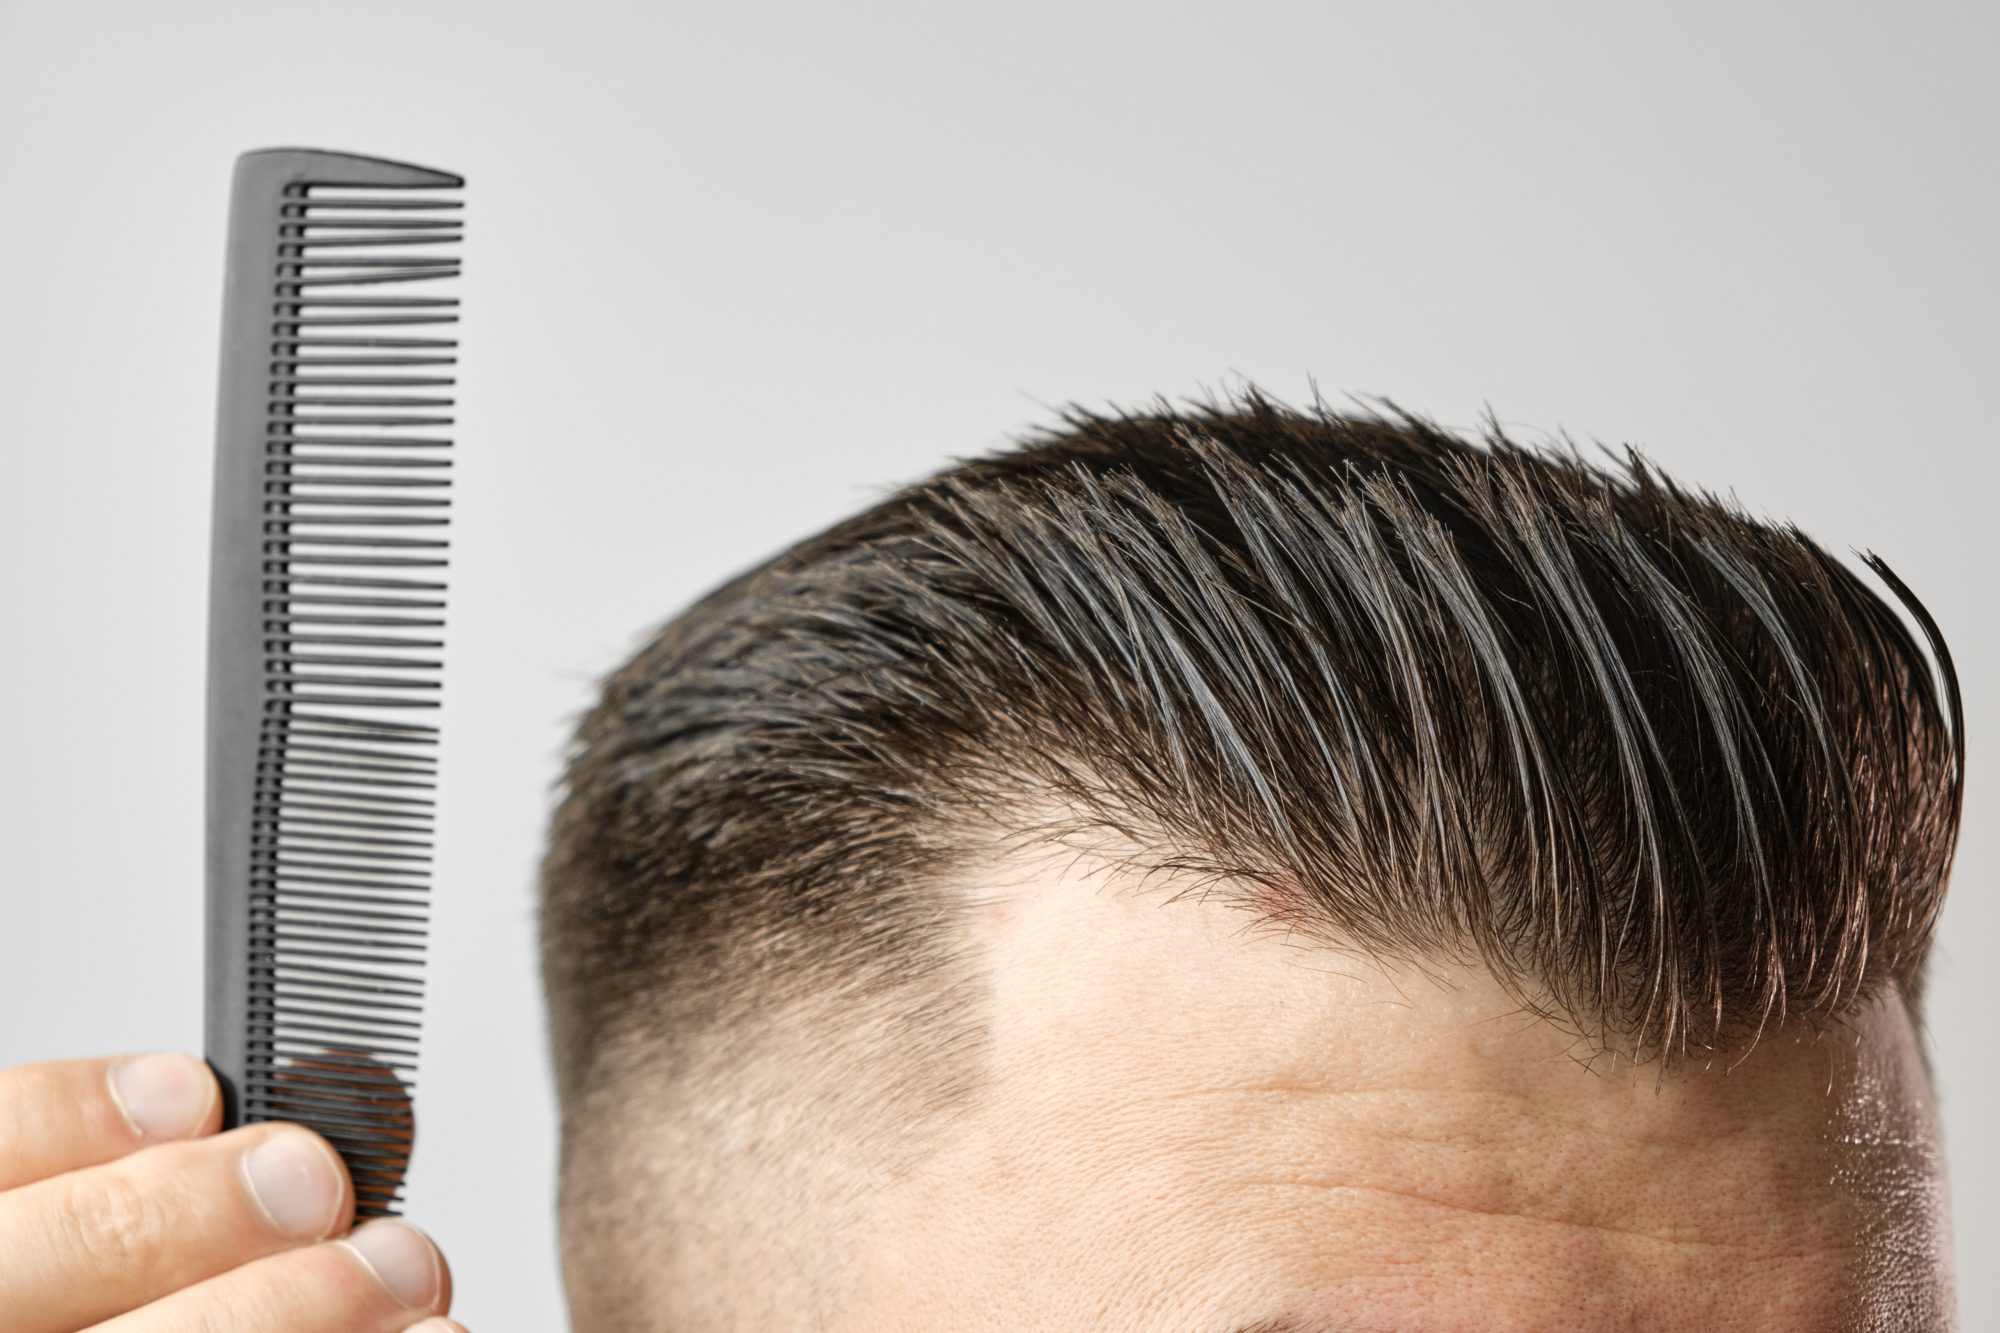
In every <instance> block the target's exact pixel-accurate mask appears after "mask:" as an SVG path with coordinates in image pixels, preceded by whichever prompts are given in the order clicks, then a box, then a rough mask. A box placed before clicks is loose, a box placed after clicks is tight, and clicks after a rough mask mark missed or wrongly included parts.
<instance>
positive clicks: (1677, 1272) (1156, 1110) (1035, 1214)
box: [569, 858, 1956, 1333]
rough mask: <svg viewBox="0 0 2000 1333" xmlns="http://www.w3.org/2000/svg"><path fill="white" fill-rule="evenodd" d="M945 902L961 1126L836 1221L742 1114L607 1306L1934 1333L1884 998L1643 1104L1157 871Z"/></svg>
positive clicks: (1051, 1321)
mask: <svg viewBox="0 0 2000 1333" xmlns="http://www.w3.org/2000/svg"><path fill="white" fill-rule="evenodd" d="M977 882H978V883H979V884H980V885H981V896H982V898H984V899H985V900H986V902H985V904H984V905H983V906H982V907H981V909H980V912H979V915H978V916H977V917H976V918H975V919H974V921H973V922H972V923H971V928H970V938H972V939H973V940H975V941H976V942H977V944H976V947H977V948H979V949H980V950H981V951H982V952H983V955H984V957H985V958H986V960H987V964H988V966H989V968H990V979H991V993H990V1001H989V1002H990V1005H991V1008H990V1018H991V1022H992V1037H993V1044H992V1046H991V1048H990V1052H989V1054H990V1059H991V1064H990V1066H989V1077H990V1082H989V1084H988V1086H987V1087H986V1088H985V1090H984V1091H983V1092H982V1093H981V1094H980V1095H979V1097H978V1098H976V1099H975V1101H974V1104H973V1109H971V1110H970V1111H969V1112H968V1113H967V1114H966V1115H965V1116H964V1118H963V1119H961V1120H958V1121H956V1122H955V1123H954V1124H953V1125H952V1127H951V1128H950V1130H949V1132H948V1133H947V1134H946V1135H945V1136H944V1139H943V1144H942V1146H941V1147H940V1148H939V1149H938V1150H937V1151H935V1152H934V1153H932V1154H930V1155H928V1156H927V1157H925V1158H924V1159H923V1160H922V1161H921V1162H920V1163H919V1164H918V1165H917V1166H916V1167H915V1168H914V1169H913V1170H911V1171H909V1172H908V1173H907V1174H904V1175H902V1176H901V1177H900V1178H897V1179H892V1180H889V1181H887V1182H886V1183H884V1182H883V1181H881V1180H877V1181H875V1182H873V1183H872V1184H871V1185H869V1186H868V1187H867V1188H866V1189H862V1190H856V1189H855V1188H854V1185H855V1181H854V1179H853V1177H854V1176H856V1175H858V1174H862V1173H861V1172H859V1171H857V1170H856V1169H855V1168H853V1167H851V1165H844V1164H843V1163H842V1162H841V1161H840V1160H839V1159H840V1158H841V1156H842V1154H841V1153H840V1152H839V1151H838V1150H837V1149H836V1150H833V1151H830V1152H828V1153H827V1154H826V1157H827V1159H828V1160H826V1161H824V1162H806V1163H803V1164H801V1163H798V1162H796V1161H793V1160H791V1159H789V1158H787V1156H786V1150H785V1143H786V1141H787V1134H788V1133H789V1134H790V1135H791V1136H792V1138H791V1141H792V1142H794V1143H796V1142H797V1141H798V1140H797V1134H798V1133H799V1132H800V1130H799V1126H800V1124H801V1123H802V1122H801V1121H800V1120H798V1119H794V1120H792V1121H791V1127H790V1129H789V1130H788V1129H787V1127H786V1124H785V1122H784V1119H783V1117H784V1116H785V1114H786V1112H785V1111H784V1110H783V1105H782V1104H774V1105H773V1109H772V1113H771V1114H772V1116H773V1117H774V1119H773V1122H772V1124H771V1125H769V1126H768V1127H763V1126H756V1125H751V1126H746V1127H743V1128H742V1132H741V1133H739V1134H737V1135H736V1136H734V1142H736V1143H737V1144H739V1145H741V1149H740V1154H739V1155H738V1156H736V1157H734V1158H733V1159H731V1158H729V1157H728V1153H727V1150H726V1149H725V1150H722V1151H723V1153H724V1161H723V1162H722V1163H721V1165H722V1166H723V1168H724V1171H725V1174H724V1177H723V1178H724V1179H725V1180H726V1181H727V1182H728V1186H727V1188H729V1189H730V1190H732V1191H733V1192H734V1195H735V1197H736V1198H737V1200H738V1201H739V1205H740V1208H731V1209H729V1212H730V1216H729V1217H728V1218H723V1219H718V1225H717V1226H716V1228H715V1229H714V1232H713V1235H714V1237H715V1239H714V1240H713V1242H712V1243H711V1244H707V1245H704V1244H696V1245H695V1246H694V1247H693V1248H692V1249H689V1250H685V1251H683V1252H681V1253H680V1254H679V1257H678V1258H677V1259H676V1260H673V1261H669V1260H668V1259H667V1256H665V1255H660V1256H657V1257H656V1258H655V1259H654V1260H652V1261H651V1263H652V1265H653V1266H654V1267H656V1268H657V1274H658V1275H657V1279H656V1281H657V1283H658V1284H659V1285H657V1286H655V1288H654V1290H653V1294H652V1297H651V1299H649V1300H648V1301H646V1302H645V1304H647V1305H650V1306H652V1307H653V1308H654V1309H658V1310H668V1309H674V1310H681V1309H687V1308H689V1307H690V1306H693V1307H695V1308H704V1307H705V1308H707V1309H711V1310H720V1309H725V1308H726V1309H727V1310H728V1311H729V1313H728V1315H727V1316H726V1317H723V1318H720V1319H716V1320H715V1321H714V1322H712V1323H711V1322H701V1323H698V1324H695V1325H690V1326H695V1327H701V1328H704V1329H707V1328H711V1327H713V1328H730V1329H772V1330H776V1329H786V1330H791V1329H799V1330H807V1329H810V1330H822V1329H825V1330H861V1329H874V1330H885V1331H890V1330H908V1331H910V1333H915V1331H916V1330H939V1329H951V1330H967V1331H968V1333H970V1331H973V1330H979V1331H984V1330H1009V1331H1010V1333H1022V1331H1025V1330H1049V1331H1050V1333H1054V1331H1056V1330H1083V1329H1091V1330H1098V1329H1102V1330H1133V1331H1134V1333H1138V1331H1140V1330H1145V1331H1147V1333H1154V1331H1158V1333H1169V1331H1171V1333H1251V1331H1252V1330H1255V1333H1280V1330H1285V1331H1288V1333H1321V1331H1325V1333H1332V1331H1333V1330H1366V1331H1369V1333H1375V1331H1380V1333H1515V1331H1518V1333H1552V1331H1554V1330H1593V1331H1596V1330H1603V1331H1607V1333H1608V1331H1609V1330H1623V1329H1632V1330H1648V1331H1649V1333H1669V1331H1677V1330H1686V1331H1687V1333H1697V1331H1699V1333H1734V1331H1735V1330H1742V1331H1743V1333H1750V1331H1751V1330H1756V1333H1780V1331H1783V1330H1826V1331H1831V1330H1842V1331H1846V1330H1856V1331H1858V1330H1871V1331H1872V1330H1925V1331H1926V1333H1929V1331H1931V1330H1943V1329H1950V1328H1954V1327H1955V1326H1956V1314H1955V1300H1954V1296H1953V1293H1952V1281H1951V1276H1950V1270H1949V1254H1950V1240H1949V1234H1948V1215H1947V1203H1946V1198H1945V1177H1944V1167H1943V1159H1942V1155H1941V1151H1940V1146H1939V1138H1938V1127H1937V1122H1936V1118H1935V1113H1934V1108H1933V1103H1932V1097H1931V1093H1930V1089H1929V1085H1928V1082H1927V1079H1926V1077H1925V1074H1924V1070H1923V1066H1922V1063H1921V1060H1920V1056H1919V1046H1918V1038H1917V1036H1916V1033H1915V1032H1914V1030H1913V1028H1912V1025H1911V1022H1910V1020H1909V1017H1908V1014H1907V1012H1906V1010H1905V1007H1904V1004H1903V1002H1902V1001H1901V999H1899V998H1896V997H1893V996H1892V997H1890V998H1888V999H1887V1000H1885V1001H1883V1002H1879V1003H1875V1004H1873V1005H1871V1006H1869V1007H1868V1008H1867V1009H1866V1010H1865V1011H1864V1012H1862V1013H1860V1014H1858V1015H1856V1016H1855V1017H1854V1018H1853V1019H1852V1021H1851V1022H1849V1023H1846V1024H1844V1025H1842V1026H1840V1027H1837V1028H1835V1029H1833V1030H1830V1031H1828V1032H1826V1033H1825V1034H1824V1035H1822V1036H1820V1037H1819V1038H1817V1039H1814V1038H1812V1037H1810V1036H1806V1035H1802V1034H1800V1033H1797V1032H1795V1031H1792V1030H1786V1031H1783V1032H1778V1033H1766V1034H1765V1036H1764V1038H1763V1040H1762V1041H1761V1042H1759V1043H1758V1044H1757V1045H1756V1047H1755V1049H1754V1050H1752V1051H1751V1052H1750V1053H1748V1054H1747V1055H1745V1054H1742V1053H1740V1052H1739V1053H1736V1054H1733V1055H1730V1056H1717V1057H1716V1058H1714V1059H1713V1060H1712V1061H1707V1062H1695V1063H1693V1064H1691V1065H1690V1067H1688V1068H1686V1069H1685V1070H1683V1071H1677V1072H1675V1073H1672V1074H1668V1075H1663V1074H1662V1072H1661V1068H1660V1066H1659V1065H1658V1064H1657V1063H1648V1064H1643V1065H1640V1066H1638V1067H1636V1068H1635V1067H1634V1065H1633V1063H1632V1062H1631V1061H1630V1059H1629V1058H1620V1059H1617V1060H1615V1061H1614V1060H1613V1059H1612V1058H1611V1057H1609V1056H1605V1055H1598V1056H1597V1057H1596V1058H1595V1059H1592V1058H1591V1048H1590V1047H1589V1046H1587V1045H1586V1044H1584V1043H1582V1042H1580V1041H1578V1040H1577V1039H1576V1038H1575V1037H1574V1036H1573V1035H1571V1034H1566V1033H1564V1032H1562V1031H1560V1030H1559V1029H1558V1028H1557V1027H1555V1026H1553V1025H1551V1024H1549V1023H1546V1022H1542V1021H1539V1020H1537V1019H1535V1018H1533V1017H1532V1016H1531V1015H1528V1014H1525V1013H1523V1012H1522V1010H1521V1006H1520V1005H1519V1003H1518V1002H1516V1001H1514V1000H1511V999H1509V998H1508V997H1507V995H1506V994H1505V993H1504V992H1503V991H1502V990H1501V988H1500V987H1499V986H1498V985H1497V984H1496V983H1495V982H1494V981H1493V980H1492V979H1491V976H1490V974H1488V973H1486V972H1484V971H1483V970H1479V969H1473V968H1466V967H1444V966H1433V967H1430V968H1428V969H1426V970H1425V971H1419V970H1417V969H1414V968H1409V967H1399V968H1388V967H1382V966H1378V965H1376V964H1375V963H1373V962H1370V961H1367V960H1365V959H1357V958H1355V957H1342V956H1341V955H1340V954H1338V953H1335V952H1331V951H1328V950H1326V949H1324V948H1322V947H1319V946H1316V945H1315V946H1308V945H1306V944H1305V943H1303V942H1300V941H1296V940H1295V941H1293V942H1289V943H1288V942H1286V941H1285V940H1283V939H1281V938H1279V937H1278V936H1277V935H1276V934H1275V933H1274V932H1271V931H1268V930H1267V931H1264V932H1261V933H1259V932H1246V930H1245V925H1246V923H1247V922H1248V921H1249V918H1248V917H1247V916H1246V915H1245V914H1244V913H1243V912H1241V911H1240V910H1234V909H1231V908H1229V907H1227V906H1225V905H1223V903H1222V902H1221V901H1220V900H1219V899H1215V898H1211V899H1210V900H1208V901H1201V900H1199V899H1198V898H1197V897H1194V896H1189V897H1183V898H1181V899H1180V900H1178V901H1172V902H1168V901H1165V900H1166V899H1167V898H1168V897H1169V896H1170V895H1171V893H1172V892H1173V889H1174V886H1173V885H1172V884H1171V883H1169V882H1168V881H1165V880H1163V879H1160V878H1157V877H1156V878H1155V879H1153V880H1152V881H1151V882H1150V883H1149V884H1147V885H1145V886H1141V885H1139V884H1138V883H1137V882H1136V881H1135V880H1133V879H1131V878H1130V877H1123V878H1121V876H1120V874H1119V873H1117V872H1115V871H1109V870H1106V869H1104V868H1102V867H1100V868H1099V869H1098V870H1096V871H1094V872H1093V871H1089V870H1086V869H1083V868H1081V867H1078V866H1070V867H1067V868H1065V867H1063V866H1061V865H1055V864H1052V863H1050V862H1048V861H1047V860H1046V858H1044V860H1043V861H1042V862H1041V863H1039V864H1038V865H1036V866H1034V867H1031V868H1027V869H1022V868H1020V867H1019V866H1016V867H1011V868H1009V867H1001V866H995V867H993V868H992V870H991V872H990V873H987V874H982V875H980V876H978V877H977ZM1441 983H1442V984H1441ZM798 1030H799V1033H800V1036H799V1045H798V1049H796V1050H791V1051H785V1050H779V1051H777V1052H776V1053H775V1061H774V1064H773V1066H772V1067H773V1068H784V1067H790V1068H794V1069H796V1068H804V1067H810V1066H811V1065H812V1057H811V1053H810V1050H809V1049H808V1048H809V1047H810V1046H811V1045H812V1044H813V1043H814V1042H817V1041H821V1040H824V1039H825V1038H826V1034H824V1033H815V1032H814V1031H813V1030H812V1029H811V1027H810V1025H806V1026H801V1027H800V1028H799V1029H798ZM849 1067H850V1068H851V1067H852V1066H849ZM807 1091H810V1090H807ZM829 1091H831V1090H829ZM829 1104H831V1103H830V1102H829ZM813 1132H818V1131H817V1130H815V1131H813ZM657 1141H658V1140H656V1142H657ZM641 1142H643V1140H642V1141H641ZM635 1150H636V1151H645V1149H644V1148H643V1147H639V1146H638V1145H637V1144H635ZM857 1197H858V1198H859V1199H860V1200H861V1202H859V1203H855V1204H851V1205H849V1206H846V1207H843V1208H834V1207H831V1206H829V1208H828V1211H827V1212H826V1213H825V1214H824V1215H823V1216H822V1217H820V1218H819V1219H817V1220H815V1219H814V1218H813V1217H811V1216H810V1215H808V1216H802V1215H801V1210H802V1209H809V1208H811V1207H813V1206H818V1205H819V1204H824V1203H825V1202H826V1201H828V1200H834V1199H852V1198H857ZM802 1200H808V1201H817V1203H812V1202H808V1203H802V1202H801V1201H802ZM758 1218H767V1219H770V1222H771V1228H772V1230H771V1231H770V1232H768V1233H767V1232H763V1231H759V1229H758V1224H757V1221H756V1219H758ZM745 1235H751V1236H758V1237H760V1239H759V1240H757V1241H755V1242H754V1243H751V1244H747V1245H746V1243H745V1241H744V1237H745ZM577 1239H578V1236H577V1235H571V1236H570V1237H569V1242H570V1244H571V1245H572V1247H574V1246H575V1245H576V1242H577ZM621 1262H629V1263H644V1262H645V1261H643V1260H640V1259H637V1258H636V1257H632V1256H628V1257H626V1258H624V1259H622V1260H621ZM589 1267H590V1264H589V1261H588V1258H587V1257H586V1256H583V1255H580V1254H574V1253H573V1254H572V1256H571V1260H570V1277H571V1284H570V1292H571V1300H572V1304H573V1310H574V1313H575V1316H576V1327H577V1330H578V1333H615V1330H617V1329H622V1328H626V1327H631V1326H632V1325H629V1324H625V1323H613V1322H602V1321H601V1320H600V1318H599V1312H598V1311H597V1310H596V1308H595V1306H594V1302H595V1301H596V1300H597V1299H599V1298H598V1296H597V1292H598V1291H599V1290H601V1288H600V1287H599V1285H598V1284H597V1283H596V1282H594V1281H593V1280H590V1279H589V1277H588V1274H587V1272H586V1271H585V1270H587V1269H589ZM579 1279H584V1280H579ZM704 1291H706V1292H707V1293H709V1294H710V1295H717V1294H719V1296H720V1299H719V1300H715V1301H711V1300H709V1299H707V1298H706V1297H704V1296H703V1295H702V1294H701V1293H703V1292H704ZM681 1326H682V1325H680V1324H679V1323H677V1322H675V1321H673V1320H668V1321H666V1322H664V1323H661V1324H658V1325H655V1324H653V1323H646V1324H644V1325H643V1327H645V1328H648V1329H652V1328H655V1327H662V1328H666V1327H681Z"/></svg>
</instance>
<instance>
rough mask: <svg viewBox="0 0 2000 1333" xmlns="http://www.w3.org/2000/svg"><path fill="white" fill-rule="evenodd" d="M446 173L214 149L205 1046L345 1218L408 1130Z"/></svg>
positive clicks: (441, 429)
mask: <svg viewBox="0 0 2000 1333" xmlns="http://www.w3.org/2000/svg"><path fill="white" fill-rule="evenodd" d="M463 186H464V181H463V180H462V179H461V178H460V177H458V176H454V175H451V174H448V173H446V172H441V171H433V170H429V169H427V168H423V167H415V166H410V165H407V164H405V163H400V162H390V161H385V160H382V159H379V158H371V157H361V156H355V155H352V154H346V153H332V152H324V151H320V150H316V149H305V148H274V149H266V150H262V151H258V152H251V153H245V154H243V155H242V156H241V157H240V158H238V159H237V163H236V171H235V178H234V182H233V188H232V192H231V201H230V227H229V251H228V267H227V278H226V285H225V293H224V305H223V321H222V326H223V327H222V362H221V379H220V385H219V391H218V409H217V425H216V468H215V510H214V548H213V553H212V574H211V589H210V608H209V686H208V691H209V697H208V706H209V711H208V732H209V737H208V745H209V749H208V881H207V906H208V923H207V926H208V929H207V987H208V996H207V999H208V1004H207V1016H206V1028H207V1034H206V1035H207V1054H208V1059H209V1062H210V1064H211V1065H213V1066H214V1068H215V1070H216V1073H217V1076H218V1077H219V1079H220V1081H221V1083H222V1088H223V1099H224V1108H223V1109H224V1125H225V1127H229V1126H233V1125H237V1124H247V1123H251V1122H254V1121H260V1120H291V1121H296V1122H298V1123H301V1124H304V1125H307V1126H309V1127H311V1128H312V1129H314V1130H316V1131H317V1132H319V1133H320V1134H322V1135H324V1136H325V1137H326V1138H327V1140H328V1141H329V1142H331V1143H332V1144H333V1145H334V1147H335V1148H336V1149H337V1150H338V1151H339V1152H340V1154H341V1155H342V1157H343V1158H344V1159H345V1160H346V1162H347V1165H348V1169H349V1171H350V1173H351V1174H352V1175H353V1178H354V1185H355V1194H356V1214H357V1216H359V1217H363V1218H366V1217H374V1216H382V1215H392V1214H394V1213H396V1212H397V1211H398V1209H399V1205H400V1201H401V1198H400V1192H401V1188H402V1176H403V1172H404V1169H405V1167H406V1166H407V1163H408V1158H409V1152H410V1147H411V1143H412V1139H413V1120H412V1115H411V1109H410V1108H411V1097H412V1093H413V1089H414V1080H413V1074H414V1069H415V1062H416V1056H417V1036H418V1018H419V1014H420V1011H421V1002H422V998H423V978H422V970H421V969H422V962H423V953H424V945H425V938H426V927H427V922H428V903H429V885H430V869H431V852H432V833H433V816H434V813H435V804H434V798H435V784H436V777H437V742H438V730H437V726H436V722H435V710H436V709H437V707H438V703H439V687H440V678H439V672H440V669H441V665H442V662H441V653H442V650H443V647H444V639H443V630H444V607H445V581H444V568H445V563H446V547H447V541H446V529H447V525H448V520H449V516H450V498H449V490H450V475H451V439H450V435H451V427H452V410H453V398H452V393H453V385H454V383H455V375H454V368H455V366H456V364H457V359H458V357H457V350H458V341H457V337H456V332H457V330H456V325H457V322H458V298H457V296H456V295H455V292H456V284H455V283H454V282H453V280H454V279H456V278H457V277H458V275H459V272H460V262H459V249H458V247H459V244H460V242H462V240H463V239H464V227H463V215H464V214H463V209H464V204H463V199H462V197H461V195H460V193H459V192H460V191H461V190H462V188H463Z"/></svg>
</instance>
